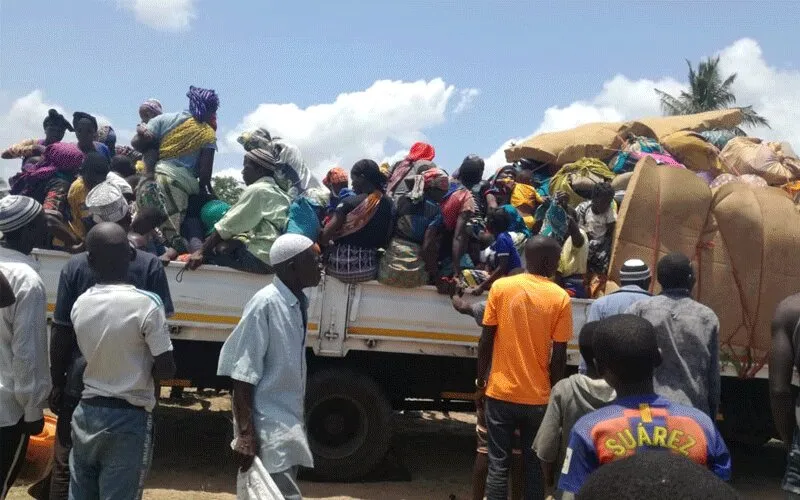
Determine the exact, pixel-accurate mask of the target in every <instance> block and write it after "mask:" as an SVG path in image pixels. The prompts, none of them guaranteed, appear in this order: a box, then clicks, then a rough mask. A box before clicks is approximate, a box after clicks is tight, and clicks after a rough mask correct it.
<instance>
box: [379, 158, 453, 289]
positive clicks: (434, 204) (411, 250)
mask: <svg viewBox="0 0 800 500" xmlns="http://www.w3.org/2000/svg"><path fill="white" fill-rule="evenodd" d="M409 181H410V182H407V183H408V184H412V185H413V187H410V188H409V189H410V191H407V192H406V194H404V195H402V196H400V197H399V198H398V199H397V224H396V227H395V230H394V236H393V237H392V241H391V242H390V243H389V247H388V248H387V249H386V253H385V254H384V256H383V257H382V258H381V263H380V269H379V270H378V281H379V282H381V283H383V284H385V285H389V286H397V287H402V288H414V287H418V286H423V285H426V284H427V283H428V272H427V271H426V269H425V262H424V261H423V259H422V243H423V241H424V240H425V230H426V229H427V228H428V226H430V224H431V223H432V222H433V221H434V220H435V219H436V217H437V216H438V215H439V202H440V201H441V199H442V198H443V197H444V195H445V194H447V190H448V188H449V186H450V179H449V177H448V176H447V173H446V172H445V171H444V170H441V169H438V168H432V169H430V170H426V171H425V172H423V173H422V174H421V175H417V176H416V177H415V178H414V179H409Z"/></svg>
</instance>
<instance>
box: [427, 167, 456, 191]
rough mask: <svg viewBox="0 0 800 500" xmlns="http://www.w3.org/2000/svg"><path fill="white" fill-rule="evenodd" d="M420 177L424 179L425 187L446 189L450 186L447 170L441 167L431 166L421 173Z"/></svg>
mask: <svg viewBox="0 0 800 500" xmlns="http://www.w3.org/2000/svg"><path fill="white" fill-rule="evenodd" d="M422 178H423V179H424V181H425V189H441V190H442V191H447V188H448V187H450V178H449V177H448V176H447V172H445V171H444V170H442V169H441V168H431V169H428V170H426V171H425V172H423V173H422Z"/></svg>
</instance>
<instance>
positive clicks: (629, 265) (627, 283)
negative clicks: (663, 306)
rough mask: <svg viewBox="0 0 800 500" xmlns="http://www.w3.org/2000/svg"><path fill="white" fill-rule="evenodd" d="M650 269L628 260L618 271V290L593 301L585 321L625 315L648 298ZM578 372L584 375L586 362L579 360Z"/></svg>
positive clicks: (640, 262) (638, 261) (639, 262)
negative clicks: (636, 304) (633, 306)
mask: <svg viewBox="0 0 800 500" xmlns="http://www.w3.org/2000/svg"><path fill="white" fill-rule="evenodd" d="M650 279H651V274H650V268H649V267H647V264H645V263H644V261H642V260H640V259H629V260H626V261H625V263H624V264H622V269H620V271H619V284H620V289H619V290H617V291H616V292H614V293H610V294H608V295H606V296H605V297H601V298H599V299H597V300H595V301H594V302H593V303H592V305H591V307H589V317H588V318H587V321H600V320H601V319H606V318H609V317H611V316H616V315H617V314H625V311H627V310H628V308H629V307H630V306H632V305H633V304H635V303H636V302H639V301H640V300H644V299H647V298H650V297H651V295H650V292H648V291H647V290H649V289H650ZM578 371H579V372H580V373H582V374H584V375H585V374H586V362H585V361H584V360H583V358H581V363H580V366H578Z"/></svg>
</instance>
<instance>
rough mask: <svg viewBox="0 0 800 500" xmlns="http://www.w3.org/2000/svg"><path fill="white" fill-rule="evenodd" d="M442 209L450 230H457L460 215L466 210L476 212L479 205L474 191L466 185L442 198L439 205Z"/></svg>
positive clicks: (444, 219) (445, 222) (446, 225)
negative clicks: (473, 193)
mask: <svg viewBox="0 0 800 500" xmlns="http://www.w3.org/2000/svg"><path fill="white" fill-rule="evenodd" d="M439 206H440V207H441V209H442V220H443V221H444V227H445V228H446V229H447V230H448V231H455V230H456V224H457V223H458V216H459V215H461V214H462V213H464V212H472V213H474V212H475V211H476V210H477V209H478V206H477V204H476V203H475V198H473V197H472V193H471V192H470V191H469V190H468V189H467V188H465V187H463V186H462V187H460V188H458V189H457V190H455V191H453V193H452V194H450V195H449V196H447V197H446V198H445V199H443V200H442V202H441V204H440V205H439Z"/></svg>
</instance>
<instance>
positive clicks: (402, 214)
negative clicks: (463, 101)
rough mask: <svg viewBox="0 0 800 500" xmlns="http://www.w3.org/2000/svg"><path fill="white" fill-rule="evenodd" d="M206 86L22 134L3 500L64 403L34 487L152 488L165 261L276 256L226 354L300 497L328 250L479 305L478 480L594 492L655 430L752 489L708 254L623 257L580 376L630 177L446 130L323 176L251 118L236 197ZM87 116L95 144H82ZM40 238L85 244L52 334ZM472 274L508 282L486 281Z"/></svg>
mask: <svg viewBox="0 0 800 500" xmlns="http://www.w3.org/2000/svg"><path fill="white" fill-rule="evenodd" d="M187 96H188V98H189V106H188V108H189V109H188V110H187V111H181V112H176V113H164V112H163V110H162V108H161V105H160V103H159V102H158V101H157V100H154V99H149V100H147V101H145V102H144V103H143V104H142V105H141V107H140V109H139V115H140V119H141V123H140V124H139V125H138V127H137V131H136V136H135V137H134V138H133V140H132V141H131V146H130V147H128V146H119V145H117V144H116V136H115V134H114V131H113V129H111V128H110V127H101V128H98V124H97V120H96V119H95V118H94V117H93V116H91V115H89V114H87V113H83V112H76V113H75V114H74V116H73V120H72V122H69V121H68V120H67V119H66V118H64V117H63V116H62V115H60V114H59V113H58V112H57V111H55V110H50V112H49V113H48V115H47V117H46V118H45V120H44V123H43V125H44V132H45V138H44V139H31V140H29V141H25V142H23V143H20V144H17V145H14V146H12V147H11V148H9V149H7V150H6V151H5V152H3V153H2V156H3V158H21V159H22V169H21V171H20V173H19V174H17V175H16V176H15V177H14V178H12V180H11V192H12V194H11V195H10V196H7V197H5V198H2V199H0V232H2V240H0V242H1V243H2V244H1V245H0V289H1V290H0V291H2V293H0V306H2V307H3V309H2V312H0V314H2V321H0V476H2V479H3V483H2V485H1V486H2V493H1V494H0V499H2V498H4V497H5V494H6V493H7V491H8V489H9V488H10V486H11V485H12V484H13V482H14V480H15V477H16V475H17V473H18V470H19V467H20V464H21V461H22V457H24V450H25V447H26V445H27V442H28V439H29V437H30V436H31V435H35V434H37V433H39V432H41V430H42V427H43V425H44V422H43V413H42V410H43V408H45V407H49V408H50V409H51V410H52V411H53V412H54V413H55V414H57V415H58V424H57V427H56V436H55V447H54V456H53V468H52V471H51V473H50V475H49V476H48V477H47V478H45V479H43V480H42V481H40V482H39V483H37V484H36V485H34V486H33V488H32V489H31V492H32V494H33V495H34V496H36V497H37V498H50V499H53V500H55V499H67V498H69V499H71V500H82V499H90V498H100V497H102V498H119V499H125V498H131V499H133V498H139V497H140V496H141V492H142V488H143V485H144V479H145V477H146V474H147V471H148V468H149V464H150V460H151V456H152V449H153V441H152V410H153V408H154V406H155V405H156V397H155V394H156V393H155V387H156V386H157V382H158V380H161V379H168V378H170V377H171V376H172V375H173V374H174V373H175V363H174V360H173V359H172V345H171V342H170V337H169V331H168V328H167V323H166V321H167V319H166V318H167V317H169V315H170V314H172V313H173V312H174V310H173V305H172V301H171V297H170V292H169V286H168V284H167V280H166V275H165V272H164V268H163V262H164V261H169V260H173V259H181V260H183V261H185V262H186V266H187V267H188V268H189V269H197V268H199V267H200V266H202V265H204V264H216V265H222V266H228V267H232V268H235V269H238V270H241V271H246V272H253V273H262V274H273V275H274V277H273V279H272V282H271V284H269V285H268V286H266V287H265V288H264V289H262V290H261V291H259V292H258V293H257V294H256V295H255V296H254V297H253V298H252V299H251V300H250V301H249V302H248V303H247V304H246V306H245V308H244V312H243V315H242V319H241V321H240V323H239V324H238V325H237V327H236V328H235V329H234V331H233V333H232V334H231V336H230V337H229V338H228V339H227V341H226V342H225V344H224V346H223V348H222V352H221V354H220V359H219V365H218V374H219V375H221V376H226V377H230V378H231V379H232V381H233V383H232V387H233V388H232V403H233V414H234V436H235V439H234V442H233V443H232V448H233V450H234V452H235V455H236V457H237V462H238V464H239V466H240V471H241V472H242V473H247V471H249V470H252V468H253V464H257V465H258V467H259V468H263V469H264V470H266V471H267V473H268V474H269V480H270V481H271V486H272V487H274V488H275V489H276V491H280V495H282V497H283V498H287V499H297V498H301V494H300V489H299V487H298V485H297V481H296V478H297V471H298V468H299V467H311V466H313V459H312V455H311V451H310V448H309V445H308V441H307V438H306V435H305V429H304V417H303V401H304V397H305V380H306V364H305V363H306V357H305V338H306V328H307V324H308V312H307V309H308V298H307V297H306V295H305V294H304V293H303V289H305V288H308V287H313V286H316V285H317V284H318V283H319V281H320V276H321V272H322V268H323V267H324V269H326V273H327V275H328V276H331V277H334V278H336V279H339V280H341V281H343V282H347V283H357V282H361V281H367V280H372V279H377V280H378V281H380V282H382V283H384V284H387V285H392V286H400V287H417V286H423V285H427V284H435V285H437V287H438V289H439V290H440V292H441V293H446V294H450V295H451V296H452V297H453V306H454V307H455V308H456V309H457V310H458V311H460V312H462V313H464V314H467V315H470V316H472V317H473V318H474V319H475V321H476V322H477V323H478V324H479V325H481V326H482V328H483V333H482V336H481V338H480V342H479V345H478V360H477V378H476V381H475V384H476V395H477V410H478V412H477V413H478V425H477V434H478V448H477V451H478V458H477V459H476V464H475V473H474V474H475V477H474V492H475V498H476V499H478V498H483V497H484V495H485V496H486V497H487V498H489V499H490V500H500V499H503V500H505V499H506V498H508V489H509V479H510V478H509V476H515V477H516V481H511V482H512V484H514V485H515V487H514V488H513V490H514V495H513V496H514V497H518V498H526V499H534V498H544V495H545V492H546V491H551V490H555V491H557V492H558V494H560V495H562V496H569V495H579V496H582V497H585V498H594V497H592V496H591V495H592V494H591V490H592V487H593V486H592V485H593V484H594V485H595V486H594V488H597V486H596V483H597V481H595V480H593V478H595V477H597V475H596V474H595V471H596V470H597V471H605V470H608V471H610V472H608V474H609V475H611V474H613V472H611V471H616V470H619V471H624V470H626V469H625V468H624V467H623V466H619V467H612V466H607V465H606V464H608V463H610V462H616V461H619V460H625V459H627V460H631V462H630V463H639V462H634V461H633V459H632V458H629V457H633V456H635V455H637V454H638V452H640V451H642V450H653V449H664V450H669V451H671V452H673V454H675V455H679V456H682V457H685V458H686V459H688V460H689V461H692V462H695V463H697V464H699V466H702V467H704V468H706V469H708V470H710V471H711V473H712V475H715V476H716V477H717V478H719V481H720V482H717V483H715V482H714V481H709V480H706V482H707V483H708V484H710V485H711V486H709V489H708V491H709V492H711V491H715V492H717V493H719V492H726V494H727V492H729V493H731V494H734V493H733V492H732V490H730V489H729V488H728V487H727V486H726V485H725V484H724V483H722V482H721V481H724V480H728V479H729V478H730V473H731V463H730V456H729V454H728V450H727V448H726V446H725V443H724V442H723V440H722V438H721V437H720V435H719V433H718V432H717V430H716V428H715V427H714V419H715V418H716V415H717V410H718V407H719V402H720V371H719V344H718V342H719V321H718V319H717V317H716V315H715V314H714V313H713V311H711V310H710V309H709V308H707V307H705V306H703V305H702V304H700V303H699V302H697V301H695V300H694V299H692V297H691V292H692V289H693V288H694V284H695V273H694V270H693V269H692V265H691V262H690V260H689V258H687V257H686V256H684V255H681V254H669V255H667V256H665V257H664V258H662V259H661V261H660V262H659V263H658V267H657V269H656V270H655V274H656V278H657V280H658V283H659V284H660V288H661V293H660V294H658V295H655V296H653V295H651V293H650V290H651V289H652V288H653V287H652V286H651V285H652V284H651V281H652V274H653V273H652V270H651V269H650V268H649V267H648V266H647V264H646V263H645V262H643V261H641V260H637V259H632V260H629V261H627V262H625V263H624V265H623V266H622V268H621V270H620V274H619V275H620V283H619V285H620V288H619V290H617V291H616V292H613V293H610V294H608V295H605V296H604V297H602V298H600V299H599V300H596V301H595V302H593V303H592V305H591V309H590V312H589V322H588V323H587V324H586V325H585V326H584V327H583V328H582V330H581V332H580V335H579V345H580V352H581V355H582V362H581V368H580V370H579V373H578V374H575V375H572V376H570V377H567V378H565V374H566V361H567V342H568V341H569V340H570V339H571V338H572V336H573V323H572V321H573V317H572V308H571V307H572V306H571V301H570V299H571V298H574V297H577V298H586V297H590V296H591V295H592V289H593V287H592V286H591V284H592V283H593V279H594V278H599V279H600V281H603V280H605V276H606V274H607V273H608V266H609V259H610V251H611V246H612V240H613V234H614V229H615V223H616V217H617V215H616V214H617V210H618V201H619V200H616V199H615V196H614V195H615V193H614V191H613V189H611V187H610V185H609V184H607V183H602V182H601V183H598V184H596V185H595V186H594V187H593V189H591V191H590V192H588V193H585V194H586V196H587V197H588V199H585V200H584V201H581V202H579V203H575V200H574V199H573V197H571V195H568V194H567V193H564V192H555V193H552V194H551V193H546V192H542V191H541V186H538V185H537V182H536V180H535V179H536V171H537V168H539V166H537V165H535V164H533V163H531V162H521V163H520V164H516V165H508V166H505V167H503V168H501V169H499V170H498V171H497V172H495V173H494V174H493V175H492V176H491V177H490V178H489V179H488V180H484V170H485V165H484V161H483V160H482V159H481V158H479V157H477V156H473V155H471V156H467V157H466V158H465V159H464V161H463V162H462V163H461V165H460V166H459V167H458V168H457V169H455V170H454V171H453V172H452V173H450V174H448V173H447V172H446V171H445V170H443V169H441V168H439V167H438V166H437V165H436V164H435V163H434V162H433V160H434V159H435V150H434V148H433V147H432V146H431V145H429V144H425V143H416V144H414V145H413V146H412V147H411V149H410V151H409V153H408V155H407V156H406V157H405V158H404V159H403V160H401V161H399V162H397V163H396V164H394V165H391V166H390V165H385V164H384V165H378V163H376V162H375V161H373V160H369V159H364V160H360V161H358V162H356V163H355V164H354V165H353V166H352V168H351V169H350V172H349V175H348V173H347V172H346V171H345V170H344V169H341V168H339V167H336V168H333V169H331V170H330V171H328V172H327V174H326V176H325V177H324V179H323V181H322V182H321V183H318V182H317V181H316V179H314V177H313V176H312V175H311V173H310V172H309V170H308V169H307V168H306V167H305V165H304V163H303V161H302V156H301V154H300V152H299V150H298V149H297V148H296V147H295V146H293V145H291V144H289V143H287V142H286V141H284V140H283V139H281V138H278V137H273V136H272V135H271V134H270V133H269V132H268V131H267V130H264V129H258V130H255V131H252V132H248V133H245V134H243V135H242V136H241V137H240V138H239V142H240V144H241V145H242V146H243V147H244V150H245V154H244V161H243V171H242V177H243V180H244V183H245V185H246V187H245V188H244V190H243V192H242V194H241V196H240V197H239V198H238V200H237V201H236V202H235V203H234V204H233V205H232V206H229V205H227V204H226V203H224V202H222V201H220V200H219V199H217V198H216V196H215V193H214V190H213V187H212V185H211V173H212V171H213V162H214V152H215V149H216V112H217V109H218V107H219V98H218V97H217V95H216V93H215V92H214V91H212V90H207V89H200V88H195V87H191V88H190V90H189V92H188V94H187ZM67 130H70V131H74V132H75V134H76V137H77V143H76V144H69V143H64V142H62V139H63V137H64V134H65V132H66V131H67ZM34 248H56V249H63V250H67V251H69V252H72V253H74V254H75V255H73V256H72V257H71V258H70V260H69V261H68V263H67V264H66V265H65V266H64V268H63V270H62V272H61V275H60V278H59V285H58V292H57V300H56V306H55V310H54V312H53V326H52V330H51V335H50V339H49V345H48V337H47V333H46V314H47V310H46V309H47V300H46V293H45V290H44V285H43V283H42V280H41V278H40V277H39V275H38V274H37V272H36V270H37V263H36V260H35V259H34V258H32V257H31V253H32V251H33V249H34ZM464 291H466V292H468V293H469V294H471V295H474V296H480V295H482V294H484V293H487V292H488V297H487V299H486V300H485V301H481V300H478V301H477V302H475V303H470V301H468V300H466V299H465V298H464V297H463V296H462V294H461V293H462V292H464ZM457 292H458V293H457ZM470 300H476V299H470ZM798 304H800V301H798V300H797V299H796V298H795V299H790V300H789V301H787V302H786V303H785V304H783V305H782V306H781V308H779V312H778V319H776V333H775V336H776V339H777V340H778V342H777V343H776V345H777V346H778V347H780V348H781V352H780V353H779V355H776V354H774V353H773V361H772V363H774V365H775V366H776V367H777V368H776V374H775V377H774V382H773V383H774V384H775V390H774V391H773V394H774V395H775V398H776V399H775V402H774V403H773V404H774V405H776V407H778V409H777V410H776V415H777V416H780V417H779V418H778V417H776V418H777V419H778V421H779V422H778V423H779V428H780V430H781V433H782V436H783V437H784V439H788V440H790V439H791V437H792V434H793V433H794V431H795V425H796V423H795V422H794V420H793V419H792V418H791V417H789V416H787V415H788V411H787V408H788V407H789V406H790V404H789V403H788V401H789V400H790V399H791V391H790V390H789V389H787V387H788V384H789V383H790V380H791V371H792V368H793V365H794V364H796V363H797V361H796V360H797V359H798V357H797V355H796V354H794V353H796V351H797V346H798V339H797V338H795V337H796V335H797V324H798V318H800V312H798V311H800V306H798ZM781 356H782V357H781ZM771 366H772V364H771ZM787 377H788V378H787ZM778 403H780V406H777V405H778ZM792 403H793V401H792ZM798 449H800V445H798V441H797V438H796V437H795V441H794V445H793V450H794V451H793V453H794V455H790V458H791V457H794V459H793V460H790V462H791V463H790V467H794V469H792V470H793V471H794V472H792V473H791V474H790V473H787V478H788V479H787V481H786V485H785V487H786V488H787V489H789V490H792V488H794V490H792V491H795V490H797V489H798V487H797V484H799V483H800V482H798V480H797V478H798V477H800V473H798V472H797V471H798V470H800V465H798V463H797V462H798V461H800V452H798V451H797V450H798ZM663 455H667V454H663ZM515 456H516V457H517V458H515ZM669 460H671V459H669ZM669 460H667V461H666V462H664V463H669ZM642 463H643V464H645V465H643V466H642V467H648V466H649V467H653V465H652V463H651V462H649V461H644V462H642ZM684 466H685V464H684V463H679V464H677V465H675V464H672V465H668V467H676V468H678V469H679V468H680V467H684ZM665 467H667V466H665ZM512 470H516V471H517V474H514V473H512V472H511V471H512ZM693 473H696V474H700V476H702V474H701V473H699V472H697V470H696V469H695V470H694V472H693ZM598 474H600V472H598ZM604 474H605V472H604ZM700 476H698V477H700ZM665 481H667V480H666V479H665ZM720 495H721V494H720ZM705 496H706V497H711V496H713V495H712V493H708V495H705ZM727 498H731V497H730V496H728V497H727Z"/></svg>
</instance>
